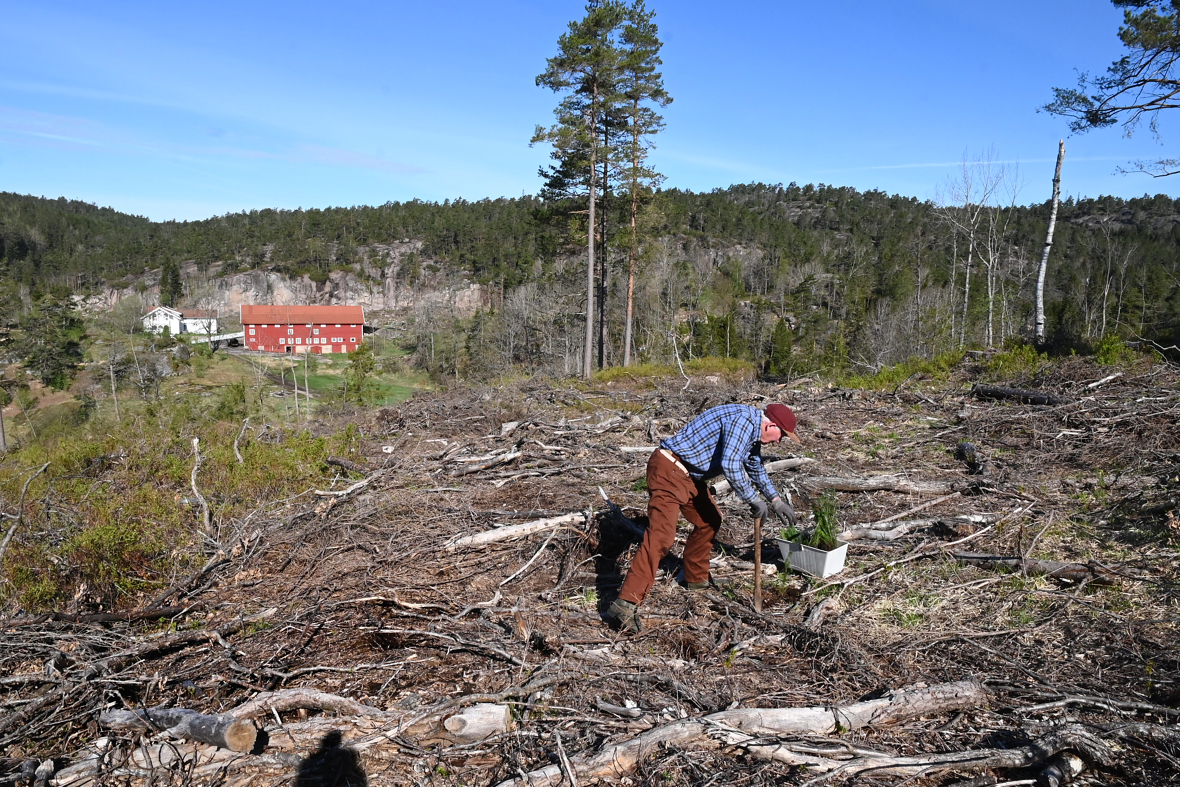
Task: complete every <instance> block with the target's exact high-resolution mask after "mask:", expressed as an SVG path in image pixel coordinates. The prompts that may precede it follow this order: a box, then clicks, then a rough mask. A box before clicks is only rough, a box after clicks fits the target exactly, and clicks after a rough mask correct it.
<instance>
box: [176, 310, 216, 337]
mask: <svg viewBox="0 0 1180 787" xmlns="http://www.w3.org/2000/svg"><path fill="white" fill-rule="evenodd" d="M180 332H181V333H201V334H204V335H206V336H212V335H213V334H215V333H217V310H216V309H214V310H213V311H198V310H193V311H184V312H181V313H180Z"/></svg>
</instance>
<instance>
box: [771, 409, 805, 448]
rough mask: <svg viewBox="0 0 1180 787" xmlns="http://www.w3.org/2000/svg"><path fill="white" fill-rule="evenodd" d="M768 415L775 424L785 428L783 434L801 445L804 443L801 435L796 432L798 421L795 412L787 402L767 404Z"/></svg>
mask: <svg viewBox="0 0 1180 787" xmlns="http://www.w3.org/2000/svg"><path fill="white" fill-rule="evenodd" d="M766 417H767V418H769V419H770V420H771V421H773V422H774V425H775V426H777V427H778V428H779V429H782V430H783V434H785V435H786V436H787V437H789V438H791V439H792V440H794V441H795V442H796V443H798V444H799V445H803V441H802V440H800V439H799V435H797V434H795V428H796V426H797V425H798V421H797V419H796V418H795V412H794V410H792V409H791V408H790V407H787V406H786V405H785V404H779V403H778V402H775V403H774V404H770V405H767V406H766Z"/></svg>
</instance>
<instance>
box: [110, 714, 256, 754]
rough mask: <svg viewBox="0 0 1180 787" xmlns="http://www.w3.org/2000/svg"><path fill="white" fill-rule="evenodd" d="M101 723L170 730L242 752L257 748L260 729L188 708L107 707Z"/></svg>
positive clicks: (119, 728)
mask: <svg viewBox="0 0 1180 787" xmlns="http://www.w3.org/2000/svg"><path fill="white" fill-rule="evenodd" d="M98 723H99V724H100V725H102V726H103V727H106V728H108V729H112V730H141V731H151V732H167V733H168V734H169V735H173V736H175V737H177V738H184V739H185V740H189V741H196V742H198V743H208V744H210V745H212V746H216V747H218V748H219V749H229V750H230V751H240V752H248V751H251V750H253V749H254V744H255V742H256V741H257V738H258V730H257V729H255V727H254V724H253V723H252V722H250V721H247V720H245V719H239V718H237V717H235V716H230V715H218V716H210V715H206V714H204V713H198V712H197V711H195V710H188V709H186V708H148V709H143V710H106V711H103V712H102V713H101V714H99V717H98Z"/></svg>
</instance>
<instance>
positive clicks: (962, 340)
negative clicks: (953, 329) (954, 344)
mask: <svg viewBox="0 0 1180 787" xmlns="http://www.w3.org/2000/svg"><path fill="white" fill-rule="evenodd" d="M973 256H975V233H974V231H973V232H972V233H971V237H970V238H968V239H967V261H966V262H965V263H963V315H962V325H960V326H959V347H964V346H966V344H967V307H968V306H969V305H970V303H971V258H972V257H973Z"/></svg>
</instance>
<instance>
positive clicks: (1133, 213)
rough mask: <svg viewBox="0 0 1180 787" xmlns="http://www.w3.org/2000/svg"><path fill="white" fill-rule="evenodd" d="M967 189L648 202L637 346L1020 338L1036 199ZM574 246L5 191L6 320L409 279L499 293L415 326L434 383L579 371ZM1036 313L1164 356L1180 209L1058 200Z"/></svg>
mask: <svg viewBox="0 0 1180 787" xmlns="http://www.w3.org/2000/svg"><path fill="white" fill-rule="evenodd" d="M975 167H976V169H975V170H973V171H972V170H969V169H968V167H967V166H965V167H964V173H963V177H962V178H961V182H960V186H961V187H968V186H972V185H973V183H972V175H981V176H980V177H977V178H976V180H975V181H974V183H975V184H978V183H979V182H982V181H984V180H986V178H988V177H991V178H992V180H993V181H996V182H997V184H998V180H996V178H995V176H994V175H995V173H992V172H990V171H989V170H988V169H987V167H986V165H984V164H977V165H975ZM978 193H979V192H978V190H977V191H976V193H974V194H973V193H971V192H970V191H969V190H964V189H963V188H960V191H959V192H957V193H956V191H955V190H954V189H953V188H952V189H950V190H949V192H948V197H947V199H945V200H943V201H941V202H940V203H937V204H936V203H934V202H927V201H919V200H917V199H914V198H908V197H900V196H891V195H888V194H885V193H882V192H877V191H868V192H858V191H856V190H855V189H851V188H841V187H836V186H827V185H823V184H820V185H805V186H798V185H797V184H794V183H792V184H790V185H788V186H782V185H764V184H748V185H735V186H731V187H729V188H726V189H716V190H713V191H711V192H707V193H694V192H691V191H685V190H679V189H666V190H662V191H658V192H656V193H655V194H654V195H653V197H652V199H651V200H650V201H649V202H648V203H647V204H646V205H645V207H644V211H643V214H642V216H641V225H642V238H643V243H642V252H641V259H640V276H639V278H638V281H637V285H636V292H635V299H636V318H635V319H636V327H635V333H634V337H635V338H634V352H635V355H636V357H637V358H638V359H639V360H640V361H642V362H648V363H658V364H674V363H675V362H677V361H680V362H684V361H688V360H691V359H693V358H696V357H703V356H721V357H729V358H737V359H743V360H748V361H753V362H755V363H757V364H758V365H759V366H760V367H761V368H762V369H763V370H764V371H767V372H769V373H772V374H785V373H788V372H791V371H795V372H801V371H807V370H810V369H812V368H821V367H822V368H833V369H844V370H852V371H861V372H864V371H876V370H878V369H880V368H881V367H882V366H883V365H886V364H892V363H897V362H900V361H902V360H905V359H907V358H910V357H915V356H917V357H934V356H937V355H939V354H941V353H943V352H947V351H951V350H955V349H959V348H962V347H970V346H989V345H990V346H998V345H1002V344H1004V343H1006V342H1009V341H1011V340H1014V339H1024V338H1028V336H1029V335H1030V325H1031V314H1032V297H1033V285H1034V283H1035V277H1036V270H1037V264H1038V262H1039V260H1040V255H1041V250H1042V246H1043V244H1044V240H1045V231H1046V226H1047V222H1048V213H1049V206H1048V204H1044V205H1031V206H1022V205H1016V204H1014V203H1013V202H1011V201H1009V202H1008V203H1007V204H1005V203H1004V202H1003V201H1001V200H999V199H996V198H994V195H995V194H996V193H998V188H993V189H992V194H993V198H989V199H987V201H984V200H983V199H981V198H980V197H979V196H978ZM955 196H957V197H958V199H955ZM603 206H604V208H605V209H606V211H607V214H606V215H607V220H606V222H605V226H606V230H605V232H604V233H602V235H603V236H604V237H605V238H606V241H607V242H606V243H605V244H601V243H600V253H601V254H602V258H601V259H605V260H606V261H607V263H608V265H607V266H606V270H607V272H608V275H607V276H606V277H605V281H603V282H601V283H600V286H599V290H598V294H597V300H598V301H599V303H600V304H605V309H604V312H605V326H604V331H603V341H602V343H601V346H600V347H597V348H595V349H596V357H597V359H598V362H599V365H600V366H613V365H618V364H620V363H621V360H622V348H621V343H622V314H623V309H624V308H625V296H626V292H625V290H626V271H625V267H626V264H627V248H626V245H627V243H626V238H627V235H626V233H627V232H629V227H628V226H627V216H626V211H627V209H628V207H629V206H628V205H627V204H625V203H624V202H623V201H622V200H617V201H612V200H611V199H610V195H609V194H608V195H606V197H605V199H604V200H603ZM405 239H414V240H419V241H421V242H422V244H423V246H422V253H421V255H416V254H414V255H409V257H408V258H406V259H402V260H401V264H400V267H397V268H396V269H393V268H383V267H382V265H381V264H379V263H382V258H381V252H380V246H381V245H382V244H388V243H392V242H396V241H401V240H405ZM584 242H585V221H584V219H582V220H581V221H579V218H578V215H577V213H576V212H574V211H573V210H571V206H570V204H568V203H567V202H562V201H560V200H542V199H540V198H538V197H531V196H526V197H521V198H513V199H496V200H480V201H474V202H471V201H466V200H461V199H460V200H454V201H445V202H442V203H432V202H423V201H418V200H414V201H411V202H404V203H398V202H390V203H386V204H384V205H379V206H373V207H369V206H358V207H351V208H329V209H324V210H319V209H309V210H258V211H249V212H242V213H236V214H227V215H225V216H217V217H213V218H210V219H206V220H204V221H195V222H175V221H169V222H152V221H149V220H147V219H144V218H140V217H134V216H128V215H125V214H121V213H118V212H117V211H114V210H111V209H107V208H97V207H95V206H93V205H89V204H86V203H83V202H77V201H70V200H65V199H58V200H49V199H43V198H35V197H29V196H21V195H15V194H8V193H5V194H0V275H2V280H0V281H2V292H0V299H2V301H0V309H2V310H3V314H4V318H5V319H6V320H7V322H8V323H9V324H15V323H17V322H19V320H20V318H21V316H22V315H24V314H26V313H27V312H28V311H29V310H30V309H32V308H33V307H34V306H35V305H36V303H37V302H38V301H39V300H40V299H42V298H44V297H51V298H55V299H57V300H63V299H66V298H67V296H69V295H85V294H88V293H93V292H96V291H99V290H101V289H103V288H107V287H111V288H116V289H119V288H129V287H134V286H135V284H136V283H137V282H143V281H144V278H143V277H146V278H148V279H150V280H151V281H153V282H154V281H156V280H158V279H159V278H164V279H165V280H167V276H168V275H169V271H176V270H178V269H179V267H180V266H182V265H184V264H186V263H195V265H196V267H197V269H198V270H204V271H209V270H212V271H214V274H213V275H218V276H225V275H229V274H231V273H233V272H235V271H242V270H250V269H255V268H265V269H268V270H273V271H277V272H280V273H285V274H287V275H290V276H300V275H307V276H310V277H312V278H313V280H317V281H323V280H325V279H326V278H327V275H328V273H330V272H331V271H333V270H341V269H343V270H353V271H354V272H356V273H357V274H358V275H361V276H375V275H393V276H397V277H398V279H399V282H398V283H399V284H401V285H404V286H407V287H415V288H432V289H445V288H448V287H457V286H459V285H460V284H461V283H464V282H468V281H477V282H481V283H483V284H486V285H489V291H490V292H491V293H492V295H491V297H490V299H489V303H488V304H487V308H485V309H484V310H482V311H481V312H480V313H478V314H476V315H474V316H471V315H457V314H448V315H441V314H438V313H432V314H429V315H427V314H419V315H416V319H412V320H411V329H410V331H409V332H408V334H407V337H406V339H407V341H408V343H409V344H410V348H409V349H412V350H416V351H417V352H416V355H415V357H416V359H417V360H418V362H419V363H420V365H422V366H423V367H425V368H427V369H428V370H430V371H432V372H434V373H437V374H440V375H443V374H445V375H448V376H453V375H460V376H462V375H467V376H472V377H488V376H494V375H496V374H502V373H504V372H507V371H510V370H512V369H522V370H527V371H551V372H555V373H572V372H574V371H576V368H577V363H576V358H578V357H579V356H580V353H581V348H582V346H583V341H584V339H583V335H584V321H585V317H584V314H585V312H584V308H585V306H584V301H585V292H584V290H583V289H581V287H582V285H583V283H584V280H585V275H584V257H585V251H584V250H582V249H581V248H580V247H581V245H582V244H584ZM602 247H605V248H602ZM182 284H183V283H182ZM140 288H141V289H143V286H142V283H141V285H140ZM179 289H180V292H179V300H180V302H183V298H184V289H183V286H182V287H180V288H179ZM1046 303H1047V310H1048V317H1049V344H1050V345H1051V346H1052V347H1056V348H1059V349H1065V350H1069V349H1071V348H1076V347H1084V346H1086V345H1089V344H1093V343H1094V342H1095V341H1097V340H1098V339H1100V338H1101V337H1103V336H1116V335H1117V336H1120V337H1122V338H1139V339H1142V340H1148V341H1153V342H1156V343H1157V344H1159V345H1161V346H1168V345H1174V344H1176V343H1177V338H1178V331H1180V205H1178V204H1177V201H1174V200H1172V199H1171V198H1169V197H1166V196H1163V195H1159V196H1156V197H1147V196H1145V197H1142V198H1138V199H1131V200H1123V199H1118V198H1114V197H1100V198H1098V199H1082V200H1073V199H1067V200H1066V201H1064V202H1063V203H1062V204H1061V208H1060V213H1059V218H1058V224H1057V231H1056V237H1055V243H1054V246H1053V249H1052V254H1051V257H1050V262H1049V274H1048V283H1047V285H1046Z"/></svg>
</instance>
